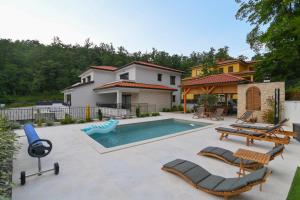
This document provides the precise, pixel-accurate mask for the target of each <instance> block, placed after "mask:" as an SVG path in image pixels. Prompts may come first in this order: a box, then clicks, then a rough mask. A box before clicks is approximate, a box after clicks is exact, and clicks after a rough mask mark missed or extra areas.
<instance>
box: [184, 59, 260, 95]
mask: <svg viewBox="0 0 300 200" xmlns="http://www.w3.org/2000/svg"><path fill="white" fill-rule="evenodd" d="M255 63H256V61H243V60H238V59H234V60H224V61H217V62H216V65H215V66H211V67H208V70H209V71H210V72H215V73H218V74H224V73H225V74H232V75H234V76H239V77H242V78H244V79H246V80H248V81H250V82H253V81H254V77H253V76H254V73H255V70H254V64H255ZM201 77H204V72H203V66H202V65H199V66H195V67H193V68H192V76H191V77H188V78H185V79H183V80H182V83H183V84H184V83H185V82H186V81H190V80H192V79H197V78H201ZM186 98H187V100H192V99H194V95H193V94H187V96H186ZM233 98H234V99H236V95H234V96H233Z"/></svg>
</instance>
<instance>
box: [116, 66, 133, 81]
mask: <svg viewBox="0 0 300 200" xmlns="http://www.w3.org/2000/svg"><path fill="white" fill-rule="evenodd" d="M135 69H136V67H135V66H134V65H133V66H132V67H126V68H124V69H120V70H118V71H117V73H116V74H115V80H116V81H119V80H120V75H121V74H124V73H127V72H128V73H129V80H131V81H136V70H135Z"/></svg>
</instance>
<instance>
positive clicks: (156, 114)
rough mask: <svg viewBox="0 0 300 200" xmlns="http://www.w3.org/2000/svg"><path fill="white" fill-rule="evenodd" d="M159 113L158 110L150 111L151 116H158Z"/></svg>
mask: <svg viewBox="0 0 300 200" xmlns="http://www.w3.org/2000/svg"><path fill="white" fill-rule="evenodd" d="M159 115H160V114H159V112H153V113H151V116H152V117H155V116H159Z"/></svg>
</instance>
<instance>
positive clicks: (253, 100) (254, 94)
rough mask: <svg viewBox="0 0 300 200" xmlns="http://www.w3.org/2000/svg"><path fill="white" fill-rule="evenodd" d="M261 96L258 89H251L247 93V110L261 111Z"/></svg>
mask: <svg viewBox="0 0 300 200" xmlns="http://www.w3.org/2000/svg"><path fill="white" fill-rule="evenodd" d="M260 109H261V96H260V90H259V88H258V87H250V88H248V89H247V92H246V110H260Z"/></svg>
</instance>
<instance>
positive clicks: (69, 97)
mask: <svg viewBox="0 0 300 200" xmlns="http://www.w3.org/2000/svg"><path fill="white" fill-rule="evenodd" d="M71 103H72V101H71V94H67V104H68V105H69V106H71Z"/></svg>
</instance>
